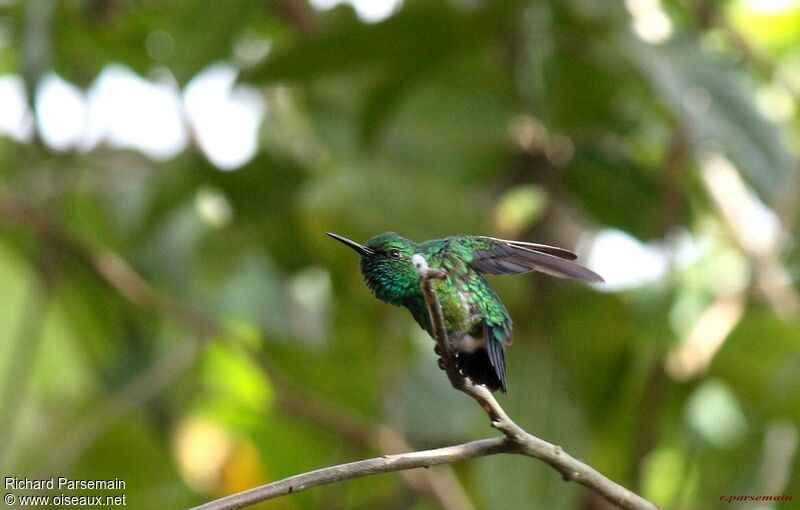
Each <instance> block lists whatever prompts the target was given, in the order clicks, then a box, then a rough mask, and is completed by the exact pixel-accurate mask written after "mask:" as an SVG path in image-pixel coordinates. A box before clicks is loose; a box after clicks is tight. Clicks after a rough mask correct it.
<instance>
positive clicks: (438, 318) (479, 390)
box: [193, 254, 658, 510]
mask: <svg viewBox="0 0 800 510" xmlns="http://www.w3.org/2000/svg"><path fill="white" fill-rule="evenodd" d="M412 262H413V263H414V265H415V267H416V268H417V271H418V272H419V274H420V286H421V287H422V291H423V294H424V296H425V303H426V304H427V306H428V313H429V314H430V319H431V329H432V331H433V333H434V337H435V339H436V345H437V348H436V352H437V354H439V355H440V356H441V360H442V368H443V369H444V370H445V372H446V373H447V377H448V378H449V379H450V382H451V384H452V385H453V387H454V388H456V389H458V390H461V391H463V392H464V393H466V394H468V395H469V396H470V397H472V398H473V399H475V400H476V401H477V402H478V403H479V404H480V405H481V407H482V408H483V409H484V411H486V414H488V415H489V418H490V419H491V422H492V426H493V427H494V428H496V429H497V430H499V431H500V432H502V433H503V435H504V436H505V437H497V438H494V439H483V440H480V441H472V442H469V443H464V444H460V445H456V446H449V447H446V448H440V449H437V450H427V451H420V452H410V453H403V454H399V455H389V456H383V457H378V458H374V459H367V460H362V461H357V462H351V463H348V464H339V465H336V466H331V467H327V468H323V469H318V470H316V471H310V472H308V473H303V474H300V475H296V476H292V477H289V478H285V479H283V480H279V481H277V482H273V483H269V484H266V485H262V486H260V487H256V488H254V489H250V490H247V491H244V492H240V493H236V494H232V495H230V496H226V497H224V498H221V499H218V500H215V501H212V502H210V503H206V504H204V505H201V506H198V507H195V508H194V509H193V510H233V509H237V508H244V507H246V506H249V505H253V504H256V503H259V502H261V501H265V500H268V499H272V498H276V497H279V496H285V495H287V494H292V493H295V492H299V491H302V490H305V489H309V488H311V487H317V486H319V485H324V484H328V483H333V482H339V481H343V480H349V479H352V478H359V477H362V476H367V475H372V474H377V473H388V472H392V471H399V470H404V469H414V468H419V467H428V466H432V465H435V464H442V463H451V462H456V461H460V460H466V459H472V458H476V457H483V456H486V455H493V454H496V453H518V454H522V455H527V456H529V457H534V458H536V459H539V460H541V461H543V462H545V463H547V464H549V465H550V466H552V467H553V468H554V469H556V470H557V471H558V472H559V473H561V475H562V476H563V478H564V480H566V481H575V482H578V483H580V484H581V485H584V486H586V487H588V488H589V489H592V490H593V491H595V492H596V493H597V494H599V495H601V496H602V497H603V498H605V499H606V500H608V501H609V502H611V503H613V504H614V505H617V506H618V507H620V508H623V509H625V510H657V509H658V507H657V506H656V505H654V504H653V503H651V502H649V501H647V500H646V499H644V498H642V497H641V496H639V495H637V494H634V493H633V492H631V491H629V490H628V489H626V488H624V487H622V486H621V485H618V484H617V483H615V482H612V481H611V480H609V479H608V478H606V477H605V476H603V475H602V474H600V473H599V472H598V471H597V470H595V469H594V468H592V467H590V466H588V465H586V464H584V463H582V462H580V461H578V460H577V459H575V458H574V457H572V456H571V455H569V454H567V453H566V452H564V451H563V450H562V449H561V448H560V447H558V446H555V445H552V444H550V443H548V442H546V441H543V440H541V439H539V438H538V437H535V436H532V435H531V434H528V433H527V432H525V430H523V429H522V427H520V426H519V425H517V424H516V423H514V421H513V420H511V418H509V417H508V415H507V414H506V412H505V411H504V410H503V408H502V407H501V406H500V404H499V403H498V402H497V400H495V398H494V396H493V395H492V393H491V392H490V391H489V390H488V389H487V388H486V387H485V386H477V385H474V384H472V382H470V381H469V380H467V379H466V378H465V377H463V376H462V375H461V374H460V372H459V371H458V367H457V366H456V364H455V359H454V354H453V350H452V349H451V348H450V342H449V339H448V336H447V330H446V328H445V324H444V318H443V315H442V308H441V306H440V304H439V300H438V298H437V296H436V293H435V292H434V290H433V288H432V280H435V279H443V278H445V277H446V272H445V271H443V270H442V269H433V268H430V267H428V264H427V262H426V261H425V259H424V257H422V255H419V254H417V255H414V257H412Z"/></svg>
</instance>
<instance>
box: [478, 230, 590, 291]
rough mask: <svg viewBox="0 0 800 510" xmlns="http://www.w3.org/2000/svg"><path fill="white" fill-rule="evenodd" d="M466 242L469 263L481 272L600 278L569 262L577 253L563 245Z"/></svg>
mask: <svg viewBox="0 0 800 510" xmlns="http://www.w3.org/2000/svg"><path fill="white" fill-rule="evenodd" d="M468 243H469V245H470V247H471V248H472V250H471V251H472V254H473V256H472V259H471V260H469V265H470V266H471V267H472V268H473V269H475V270H476V271H478V272H481V273H486V274H521V273H528V272H530V271H539V272H540V273H545V274H549V275H551V276H556V277H559V278H574V279H576V280H582V281H585V282H590V283H600V282H602V281H603V278H602V277H601V276H600V275H598V274H597V273H595V272H594V271H591V270H589V269H586V268H585V267H583V266H581V265H579V264H576V263H575V262H572V260H574V259H575V258H577V256H576V255H575V254H574V253H572V252H571V251H569V250H565V249H563V248H557V247H555V246H547V245H544V244H534V243H525V242H521V241H507V240H505V239H496V238H494V237H483V236H476V237H472V238H470V239H469V241H468Z"/></svg>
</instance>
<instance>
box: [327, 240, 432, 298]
mask: <svg viewBox="0 0 800 510" xmlns="http://www.w3.org/2000/svg"><path fill="white" fill-rule="evenodd" d="M328 235H329V236H331V237H332V238H334V239H336V240H337V241H339V242H341V243H342V244H344V245H346V246H349V247H350V248H352V249H353V250H355V251H356V252H358V253H359V254H360V255H361V274H362V275H363V276H364V280H365V281H366V282H367V286H368V287H369V288H370V289H371V290H372V292H373V293H374V294H375V297H377V298H378V299H380V300H381V301H385V302H387V303H391V304H393V305H402V304H403V302H404V301H405V299H406V297H407V296H409V295H411V294H414V293H419V274H418V273H417V270H416V268H415V267H414V265H413V264H412V263H411V257H412V256H413V255H414V254H415V253H417V252H418V250H419V247H418V246H417V244H416V243H415V242H413V241H409V240H408V239H406V238H404V237H401V236H399V235H397V234H396V233H394V232H386V233H384V234H380V235H377V236H375V237H373V238H372V239H370V240H369V241H367V243H366V244H359V243H357V242H355V241H353V240H351V239H348V238H346V237H343V236H340V235H338V234H334V233H331V232H328Z"/></svg>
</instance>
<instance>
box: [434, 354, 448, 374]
mask: <svg viewBox="0 0 800 510" xmlns="http://www.w3.org/2000/svg"><path fill="white" fill-rule="evenodd" d="M436 354H439V353H438V352H437V353H436ZM436 362H437V363H438V364H439V368H441V369H442V370H447V368H446V367H445V365H444V360H443V359H442V358H439V359H438V360H436Z"/></svg>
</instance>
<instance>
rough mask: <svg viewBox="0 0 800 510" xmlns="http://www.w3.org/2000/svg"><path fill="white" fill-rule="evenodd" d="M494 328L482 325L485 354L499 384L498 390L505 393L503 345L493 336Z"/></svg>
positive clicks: (504, 355) (504, 354)
mask: <svg viewBox="0 0 800 510" xmlns="http://www.w3.org/2000/svg"><path fill="white" fill-rule="evenodd" d="M493 329H494V328H492V327H491V326H489V325H488V324H486V323H484V325H483V338H484V341H485V342H486V353H487V354H488V355H489V363H491V365H492V368H493V369H494V373H495V375H497V380H498V381H499V382H500V390H501V391H502V392H503V393H505V392H506V353H505V349H504V348H503V344H502V342H501V341H500V339H499V338H497V337H496V336H495V332H494V331H493Z"/></svg>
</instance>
